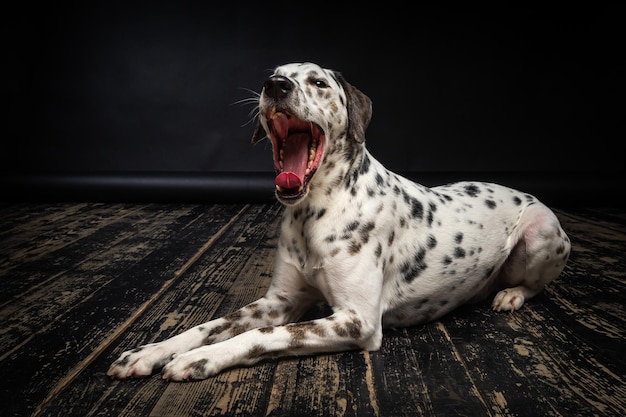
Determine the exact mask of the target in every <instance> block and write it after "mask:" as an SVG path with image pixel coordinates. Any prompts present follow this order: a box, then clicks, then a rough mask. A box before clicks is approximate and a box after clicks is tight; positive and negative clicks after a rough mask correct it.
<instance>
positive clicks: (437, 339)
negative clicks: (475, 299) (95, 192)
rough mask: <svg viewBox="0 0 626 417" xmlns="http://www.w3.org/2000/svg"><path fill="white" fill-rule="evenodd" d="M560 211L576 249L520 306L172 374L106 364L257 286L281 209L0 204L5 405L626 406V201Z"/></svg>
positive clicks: (131, 411)
mask: <svg viewBox="0 0 626 417" xmlns="http://www.w3.org/2000/svg"><path fill="white" fill-rule="evenodd" d="M556 211H557V214H558V216H559V218H560V219H561V221H562V223H563V226H564V228H565V229H566V231H567V232H568V234H569V236H570V238H571V240H572V243H573V254H572V257H571V260H570V262H569V264H568V266H567V267H566V269H565V271H564V272H563V274H562V275H561V277H560V278H559V279H558V281H556V282H554V283H552V284H551V285H550V286H549V287H548V288H547V289H546V291H544V292H543V293H542V294H541V295H540V296H538V297H537V298H535V299H534V300H532V301H530V302H529V303H527V304H526V305H525V306H524V308H523V309H522V310H520V311H518V312H516V313H514V314H508V313H507V314H501V313H494V312H492V311H490V310H489V308H488V304H487V303H481V304H477V305H472V306H467V307H464V308H462V309H460V310H457V311H455V312H453V313H452V314H450V315H448V316H446V317H444V318H443V319H442V320H440V321H437V322H434V323H430V324H428V325H425V326H419V327H414V328H408V329H400V330H389V331H386V332H385V335H384V341H383V346H382V348H381V350H380V351H377V352H361V351H352V352H343V353H337V354H329V355H319V356H312V357H309V356H307V357H293V358H283V359H277V360H269V361H266V362H263V363H261V364H258V365H256V366H253V367H249V368H235V369H231V370H227V371H225V372H223V373H221V374H220V375H218V376H216V377H213V378H210V379H208V380H205V381H201V382H193V383H168V382H165V381H163V380H162V379H160V378H159V377H158V376H153V377H151V378H147V379H141V380H131V381H113V380H110V379H109V378H107V377H106V375H105V372H106V370H107V368H108V365H109V364H110V362H111V361H112V360H114V359H115V358H116V357H117V356H118V355H119V353H121V352H122V351H123V350H126V349H128V348H130V347H134V346H136V345H139V344H142V343H147V342H151V341H156V340H161V339H163V338H166V337H169V336H171V335H174V334H176V333H178V332H180V331H181V330H183V329H186V328H188V327H190V326H193V325H196V324H199V323H202V322H204V321H206V320H208V319H210V318H212V317H217V316H221V315H223V314H225V313H227V312H230V311H233V310H234V309H236V308H238V307H240V306H242V305H245V304H247V303H249V302H251V301H253V300H254V299H256V298H258V297H259V296H261V295H262V294H263V293H264V292H265V290H266V289H267V286H268V284H269V280H270V277H271V272H272V264H273V257H274V246H275V244H276V238H277V231H278V223H279V220H280V214H281V213H282V208H281V207H280V206H279V205H277V204H252V205H246V204H239V205H237V204H231V205H200V204H196V205H181V204H177V205H174V204H172V205H168V204H98V203H75V204H74V203H63V204H47V205H46V204H14V205H3V206H0V323H1V324H2V325H1V326H0V416H2V417H5V416H6V417H8V416H59V417H78V416H80V417H86V416H107V417H111V416H133V417H136V416H169V417H182V416H212V415H231V416H232V415H238V416H574V415H576V416H578V415H580V416H623V415H626V384H625V382H626V354H625V352H626V334H625V333H626V312H625V305H626V272H625V271H626V266H625V265H626V211H624V210H623V209H619V208H604V209H583V208H576V209H561V210H559V209H556ZM327 310H328V309H327V307H325V306H323V305H320V306H318V307H317V308H316V309H315V310H314V311H312V312H311V313H310V314H311V315H322V314H326V313H327Z"/></svg>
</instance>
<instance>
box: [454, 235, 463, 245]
mask: <svg viewBox="0 0 626 417" xmlns="http://www.w3.org/2000/svg"><path fill="white" fill-rule="evenodd" d="M454 241H455V242H456V244H460V243H461V242H462V241H463V233H461V232H459V233H457V234H456V235H455V236H454Z"/></svg>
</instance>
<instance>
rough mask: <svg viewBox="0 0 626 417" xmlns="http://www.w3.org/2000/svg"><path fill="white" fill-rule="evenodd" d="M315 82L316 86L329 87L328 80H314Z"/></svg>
mask: <svg viewBox="0 0 626 417" xmlns="http://www.w3.org/2000/svg"><path fill="white" fill-rule="evenodd" d="M313 83H314V84H315V86H316V87H317V88H326V87H328V84H326V81H324V80H314V81H313Z"/></svg>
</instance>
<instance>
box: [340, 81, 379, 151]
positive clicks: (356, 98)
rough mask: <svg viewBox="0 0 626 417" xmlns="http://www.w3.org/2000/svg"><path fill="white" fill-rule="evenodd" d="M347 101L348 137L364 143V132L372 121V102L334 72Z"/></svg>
mask: <svg viewBox="0 0 626 417" xmlns="http://www.w3.org/2000/svg"><path fill="white" fill-rule="evenodd" d="M335 76H336V77H337V80H339V82H340V83H341V86H342V87H343V90H344V91H345V92H346V98H347V100H348V136H350V137H352V139H354V140H355V141H356V142H358V143H363V141H365V130H366V129H367V126H368V125H369V124H370V120H371V119H372V100H370V98H369V97H368V96H366V95H365V94H364V93H362V92H361V91H360V90H359V89H358V88H356V87H354V86H353V85H352V84H350V83H349V82H347V81H346V80H345V79H344V78H343V76H342V75H341V74H340V73H338V72H335Z"/></svg>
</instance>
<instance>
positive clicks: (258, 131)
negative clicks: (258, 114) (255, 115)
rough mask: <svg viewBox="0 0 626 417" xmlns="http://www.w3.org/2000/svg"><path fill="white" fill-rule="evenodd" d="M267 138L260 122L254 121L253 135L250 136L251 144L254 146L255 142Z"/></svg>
mask: <svg viewBox="0 0 626 417" xmlns="http://www.w3.org/2000/svg"><path fill="white" fill-rule="evenodd" d="M266 137H267V133H265V129H264V128H263V125H262V124H261V121H260V120H257V121H256V127H255V128H254V133H253V134H252V144H253V145H254V144H256V143H257V142H259V141H261V140H263V139H265V138H266Z"/></svg>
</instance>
